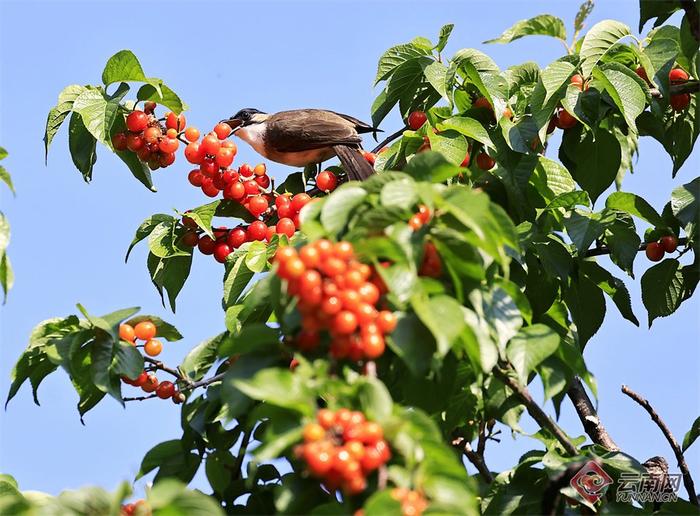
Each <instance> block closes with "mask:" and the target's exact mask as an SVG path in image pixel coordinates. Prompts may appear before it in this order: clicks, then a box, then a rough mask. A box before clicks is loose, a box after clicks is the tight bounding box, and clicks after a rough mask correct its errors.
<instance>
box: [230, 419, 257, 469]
mask: <svg viewBox="0 0 700 516" xmlns="http://www.w3.org/2000/svg"><path fill="white" fill-rule="evenodd" d="M252 435H253V428H252V427H251V428H249V429H247V430H246V431H245V432H244V433H243V438H242V439H241V445H240V447H239V448H238V457H236V462H235V464H234V468H235V471H236V475H238V478H239V479H240V478H243V471H241V468H242V467H243V459H245V454H246V452H247V451H248V444H250V438H251V437H252Z"/></svg>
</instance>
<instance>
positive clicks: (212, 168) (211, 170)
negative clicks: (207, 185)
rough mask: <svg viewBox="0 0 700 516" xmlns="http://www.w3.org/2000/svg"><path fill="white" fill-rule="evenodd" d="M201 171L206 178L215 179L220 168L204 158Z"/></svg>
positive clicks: (200, 167) (212, 161) (200, 166)
mask: <svg viewBox="0 0 700 516" xmlns="http://www.w3.org/2000/svg"><path fill="white" fill-rule="evenodd" d="M199 170H201V171H202V174H204V175H205V176H208V177H211V178H213V177H214V175H215V174H216V173H217V172H218V171H219V166H218V165H217V164H216V163H215V162H214V160H212V159H210V158H204V159H203V160H202V163H201V164H200V165H199Z"/></svg>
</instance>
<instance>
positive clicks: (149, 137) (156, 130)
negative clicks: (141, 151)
mask: <svg viewBox="0 0 700 516" xmlns="http://www.w3.org/2000/svg"><path fill="white" fill-rule="evenodd" d="M161 136H163V131H161V130H160V127H158V126H155V125H154V126H151V127H148V128H146V130H145V131H144V132H143V139H144V140H145V141H146V143H157V142H158V138H160V137H161Z"/></svg>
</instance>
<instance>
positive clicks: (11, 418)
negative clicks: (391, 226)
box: [0, 0, 700, 493]
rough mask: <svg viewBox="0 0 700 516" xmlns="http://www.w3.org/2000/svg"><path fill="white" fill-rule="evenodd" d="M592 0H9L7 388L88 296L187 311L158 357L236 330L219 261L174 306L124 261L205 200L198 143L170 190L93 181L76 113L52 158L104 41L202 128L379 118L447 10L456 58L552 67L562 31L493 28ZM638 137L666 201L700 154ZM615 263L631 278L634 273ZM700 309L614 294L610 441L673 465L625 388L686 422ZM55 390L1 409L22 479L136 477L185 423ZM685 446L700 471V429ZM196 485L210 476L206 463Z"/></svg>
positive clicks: (3, 117)
mask: <svg viewBox="0 0 700 516" xmlns="http://www.w3.org/2000/svg"><path fill="white" fill-rule="evenodd" d="M578 4H579V2H578V1H576V2H570V1H559V2H535V1H528V2H515V1H511V2H504V1H499V2H493V1H491V2H478V1H474V2H463V1H455V2H441V1H423V2H408V1H406V2H399V1H390V2H381V1H372V2H340V1H333V2H296V1H294V2H246V3H242V2H240V3H239V2H220V3H219V2H215V3H207V2H197V3H182V2H167V3H166V2H153V3H149V2H145V1H141V2H129V1H121V2H118V3H116V2H74V3H64V2H45V3H35V2H29V1H8V0H3V1H2V2H0V76H1V82H0V145H2V146H4V147H6V148H7V149H8V150H9V152H10V157H9V158H8V159H7V160H6V161H5V162H4V163H3V164H4V165H5V166H6V168H8V170H10V171H11V172H12V175H13V179H14V181H15V184H16V188H17V191H18V195H17V198H14V199H13V198H12V197H11V195H10V194H9V193H8V192H7V191H6V190H4V189H0V190H2V192H1V193H0V195H1V196H2V199H1V204H0V205H1V206H2V210H3V211H4V212H5V213H6V214H7V215H8V216H9V218H10V221H11V224H12V232H13V234H12V243H11V245H10V248H9V252H10V255H11V258H12V261H13V263H14V266H15V272H16V286H15V288H14V290H13V291H12V292H11V294H10V298H9V301H8V303H7V305H5V306H3V307H1V308H0V394H1V395H2V396H4V393H5V392H7V389H8V387H9V374H10V370H11V368H12V365H13V364H14V362H15V360H16V359H17V357H18V356H19V354H20V353H21V351H22V350H23V349H24V347H25V346H26V343H27V337H28V335H29V332H30V330H31V329H32V328H33V327H34V325H36V324H37V323H38V322H39V321H42V320H44V319H46V318H49V317H53V316H59V315H67V314H70V313H76V309H75V303H76V302H81V303H83V304H84V305H85V306H86V307H87V308H88V309H89V310H90V311H91V312H92V313H97V314H100V313H106V312H109V311H112V310H114V309H117V308H123V307H128V306H134V305H139V306H141V307H143V310H144V312H145V313H152V314H157V315H160V316H162V317H164V318H165V319H166V320H169V321H171V322H174V323H175V324H176V325H177V326H178V328H179V329H180V330H181V332H182V333H183V334H184V335H185V340H184V341H183V342H179V343H173V344H166V349H165V351H164V352H163V354H162V357H163V358H164V360H165V361H166V362H169V363H173V364H174V363H179V361H180V359H181V358H182V357H183V356H184V355H185V354H186V352H187V350H188V349H189V348H190V347H192V346H193V345H195V344H197V343H198V342H200V341H201V340H202V339H204V338H206V337H209V336H211V335H214V334H216V333H218V332H219V331H221V330H222V328H223V313H222V312H221V309H220V297H221V275H222V271H223V269H222V267H221V266H219V264H216V263H215V262H214V261H213V260H211V259H202V256H201V255H199V256H197V257H196V258H195V262H194V265H193V268H192V274H191V275H190V278H189V280H188V283H187V284H186V286H185V288H184V290H183V292H182V293H181V295H180V299H179V303H178V312H177V314H176V315H173V314H171V313H168V312H167V311H166V310H164V309H163V308H162V306H161V305H160V301H159V298H158V296H157V293H156V291H155V289H154V288H153V287H152V285H151V283H150V280H149V278H148V274H147V271H146V267H145V248H144V247H139V248H137V249H136V250H135V251H134V253H133V254H132V258H131V259H130V262H129V263H128V264H126V265H125V264H124V261H123V256H124V252H125V250H126V247H127V246H128V244H129V242H130V240H131V238H132V236H133V232H134V230H135V229H136V227H137V226H138V225H139V223H140V222H141V221H142V220H143V219H145V218H146V217H148V216H149V215H151V214H153V213H171V212H172V211H171V210H172V208H179V209H186V208H190V207H194V206H198V205H200V204H203V203H204V202H206V199H204V198H203V196H202V195H201V193H199V192H198V190H196V189H194V188H192V187H190V186H189V185H188V183H187V180H186V175H187V172H188V170H189V169H188V167H187V166H186V165H185V164H184V159H182V160H181V161H180V165H177V164H176V165H175V166H172V167H170V168H168V169H166V170H165V171H159V172H157V173H156V174H155V176H154V179H155V182H156V183H157V187H158V189H159V192H158V193H157V194H153V193H150V192H148V191H147V190H146V189H145V188H143V187H142V186H141V185H140V184H139V183H137V182H136V181H135V180H134V179H133V178H132V177H131V175H130V174H129V172H128V170H127V169H126V168H125V167H124V166H123V165H122V164H121V162H119V161H118V160H117V159H115V158H114V157H112V156H110V155H109V152H108V151H107V150H106V149H99V150H98V161H97V165H96V167H95V172H94V181H93V183H92V184H91V185H86V184H85V183H84V182H83V181H82V178H81V176H80V174H79V173H78V172H77V171H76V170H75V169H74V167H73V165H72V163H71V161H70V157H69V154H68V150H67V144H66V135H65V128H64V130H63V131H62V132H61V133H60V134H59V136H58V137H57V138H56V140H55V142H54V145H53V148H52V150H51V154H50V156H49V163H48V167H46V166H44V162H43V143H42V136H43V128H44V123H45V120H46V113H47V111H48V110H49V109H50V107H51V106H53V105H54V104H55V101H56V97H57V95H58V93H59V92H60V91H61V89H62V88H63V87H64V86H66V85H68V84H74V83H77V84H89V83H93V84H94V83H98V82H99V81H100V75H101V72H102V67H103V65H104V63H105V61H106V60H107V58H108V57H109V56H111V55H112V54H113V53H115V52H116V51H118V50H120V49H123V48H130V49H131V50H133V51H134V52H135V54H136V55H137V56H138V57H139V58H140V60H141V63H142V65H143V67H144V70H145V72H146V74H147V75H152V76H156V77H160V78H163V79H164V80H165V81H166V83H167V84H168V85H169V86H170V87H172V88H173V89H174V90H175V91H177V92H178V93H179V94H180V96H181V97H182V98H183V99H184V100H185V101H186V102H187V103H188V104H189V105H190V112H188V113H187V117H188V120H189V121H190V123H191V124H194V125H196V126H197V127H199V128H200V129H201V130H208V129H209V128H210V127H213V124H214V123H215V122H216V121H218V120H220V119H221V118H223V117H225V116H228V115H230V114H232V113H234V112H235V111H237V110H238V109H239V108H241V107H251V106H252V107H257V108H259V109H262V110H264V111H269V112H273V111H276V110H281V109H292V108H302V107H322V108H329V109H334V110H337V111H341V112H345V113H348V114H351V115H354V116H357V117H359V118H361V119H366V120H369V108H370V106H371V104H372V101H373V99H374V96H375V95H376V93H377V91H374V90H373V89H372V81H373V79H374V73H375V69H376V62H377V59H378V57H379V56H380V55H381V53H382V52H383V51H384V50H385V49H387V48H388V47H389V46H391V45H394V44H397V43H402V42H405V41H409V40H411V39H412V38H413V37H414V36H418V35H422V36H427V37H431V38H435V35H436V34H437V31H438V30H439V28H440V26H441V25H442V24H444V23H454V24H455V30H454V32H453V36H452V39H451V42H450V44H449V45H448V47H447V50H446V52H445V54H446V55H451V54H452V53H453V52H454V51H456V50H458V49H460V48H464V47H474V48H478V49H482V50H485V51H486V52H488V53H489V54H490V55H491V56H492V57H493V58H494V59H495V60H496V62H497V63H498V64H499V66H501V68H506V67H507V66H510V65H513V64H517V63H520V62H523V61H527V60H533V61H536V62H537V63H538V64H540V65H541V66H544V65H546V64H547V63H548V62H550V61H551V60H553V59H556V58H557V57H559V56H560V55H561V53H562V51H563V48H562V46H561V45H560V44H559V43H558V42H556V41H554V40H550V39H547V38H540V37H536V38H530V39H524V40H520V41H517V42H514V43H511V44H510V45H505V46H503V45H482V44H481V42H482V41H484V40H486V39H490V38H492V37H495V36H496V35H498V34H500V33H501V32H502V31H503V30H504V29H505V28H507V27H508V26H510V25H511V24H512V23H513V22H515V21H517V20H520V19H523V18H527V17H530V16H534V15H536V14H541V13H544V12H552V13H554V14H557V15H559V16H561V17H562V18H563V19H564V20H565V21H566V22H567V26H568V28H569V31H571V22H572V20H573V17H574V14H575V12H576V10H577V8H578ZM599 4H600V5H599V6H597V7H596V9H595V10H594V12H593V15H592V16H591V18H590V20H589V23H588V26H590V25H592V24H593V23H595V22H597V21H600V20H602V19H606V18H615V19H619V20H622V21H624V22H625V23H627V24H629V25H630V26H631V27H632V28H633V30H636V27H637V23H638V12H639V11H638V3H637V2H636V1H615V2H599ZM674 19H677V18H674ZM398 126H399V120H398V119H397V117H396V115H395V114H394V115H393V116H392V117H389V118H388V119H387V120H386V121H385V122H384V123H383V127H384V129H385V130H387V131H389V132H392V131H393V130H395V128H397V127H398ZM640 151H641V155H642V159H641V160H640V161H639V163H638V165H637V167H636V169H635V173H634V175H633V176H629V177H627V178H626V179H625V182H624V185H623V186H624V189H625V190H627V191H633V192H636V193H639V194H642V195H643V196H644V197H645V198H647V199H648V200H649V201H650V202H651V204H652V205H654V206H655V207H657V208H659V209H660V208H661V207H662V206H663V204H664V203H665V202H666V201H667V200H668V199H669V198H670V193H671V190H672V189H673V188H674V187H675V186H678V185H680V184H682V183H684V182H688V181H690V180H691V179H693V177H694V174H695V173H696V171H697V170H698V169H700V160H699V156H698V152H697V151H696V152H695V153H694V155H693V156H692V157H691V158H690V160H689V161H688V162H687V163H686V165H685V166H684V167H683V169H681V171H680V172H679V174H678V176H677V178H676V179H675V180H671V161H670V159H669V158H668V156H666V155H665V154H664V152H663V150H662V148H661V146H660V145H658V144H657V143H655V142H653V141H651V140H649V139H645V140H644V141H643V142H642V144H641V148H640ZM244 161H249V162H252V163H256V162H258V161H257V158H256V157H255V156H254V154H253V152H252V150H251V149H249V148H246V147H245V146H244V144H243V145H241V149H240V152H239V157H238V158H237V162H238V163H242V162H244ZM268 170H270V171H271V172H272V174H273V175H274V176H275V177H277V178H283V177H284V176H285V175H286V174H287V173H289V172H290V171H292V169H287V168H284V167H282V166H272V167H269V169H268ZM604 264H605V265H606V266H607V265H609V262H606V261H605V260H604ZM646 267H647V263H646V262H645V261H644V259H643V258H640V259H639V260H638V262H637V266H636V271H637V280H636V281H634V280H629V279H628V278H625V281H626V283H627V284H628V286H629V287H630V290H631V292H632V302H633V306H634V308H635V311H636V313H637V316H638V317H639V319H640V320H642V321H644V320H645V319H646V314H645V312H644V310H643V306H642V304H641V300H640V295H639V288H638V279H639V277H641V274H642V272H643V270H644V269H645V268H646ZM614 273H615V274H616V275H617V276H619V277H623V276H622V275H623V273H622V272H621V271H617V270H614ZM699 307H700V305H699V304H698V301H697V296H696V298H695V299H693V300H691V301H689V302H687V303H685V304H684V305H683V307H682V308H681V309H680V310H679V311H678V313H677V314H676V315H675V316H673V317H671V318H667V319H659V320H657V321H656V322H655V323H654V326H653V328H652V329H651V330H647V329H646V328H645V327H642V328H636V327H634V326H632V325H631V324H630V323H628V322H626V321H624V320H622V318H621V317H620V316H619V315H618V314H617V312H616V311H615V309H614V307H612V306H611V305H609V312H608V316H607V318H606V322H605V324H604V326H603V328H602V329H601V331H599V333H598V334H597V335H596V336H595V337H593V339H592V340H591V342H590V343H589V344H588V347H587V349H586V359H587V361H588V365H589V368H590V369H591V370H592V371H593V372H594V373H595V374H596V376H597V379H598V384H599V393H600V416H601V418H602V420H603V421H604V423H605V424H606V425H607V427H608V430H609V431H610V433H611V435H612V436H613V438H614V439H615V440H616V441H617V443H618V444H619V445H620V446H621V447H622V448H623V449H624V450H625V451H627V452H629V453H631V454H632V455H634V456H636V457H637V458H638V459H640V460H645V459H646V458H648V457H650V456H653V455H664V456H666V457H667V458H668V459H669V463H670V464H671V469H672V470H673V471H677V468H676V467H675V461H674V460H673V459H672V453H671V450H670V449H669V447H668V444H667V443H666V441H665V440H664V438H663V436H662V435H661V433H660V432H659V430H658V429H657V428H656V427H655V426H654V424H653V423H652V422H651V420H650V419H649V418H648V416H647V415H646V414H645V413H644V412H643V411H642V410H641V409H640V408H639V407H638V406H637V405H635V404H634V403H633V402H632V401H631V400H629V399H627V398H626V397H625V396H623V395H622V394H621V393H620V385H621V384H623V383H624V384H627V385H629V386H630V387H631V388H632V389H635V390H637V391H639V392H641V393H642V394H644V395H646V396H647V397H648V398H649V400H650V401H651V402H652V403H653V404H654V405H655V406H656V407H657V409H658V411H659V412H660V414H661V415H662V416H663V417H664V418H665V420H666V422H667V423H668V425H669V427H670V428H671V429H672V431H673V432H674V433H675V434H676V437H677V438H678V439H679V440H680V439H682V438H683V435H684V433H685V432H686V431H687V430H688V429H689V428H690V425H691V423H692V421H693V420H694V419H695V418H696V417H697V415H698V413H699V410H698V409H699V406H698V405H699V401H700V397H699V395H698V393H699V392H700V381H699V379H698V378H699V377H698V364H699V362H700V360H699V359H700V346H699V343H700V342H699V339H698V337H699V335H700V332H699V331H698V330H699V328H698V324H699V322H698V321H699V320H700V319H699V317H698V315H700V314H699V313H698V311H699V310H698V309H699ZM535 391H536V392H538V396H539V399H541V394H539V389H537V388H536V389H535ZM39 396H40V401H41V402H42V406H41V407H37V406H35V405H34V404H33V403H32V401H31V393H30V389H23V390H22V391H21V392H20V394H19V395H18V396H17V397H16V398H15V399H14V400H13V401H12V403H11V404H10V406H9V408H8V409H7V411H6V412H0V418H1V420H0V471H2V472H6V473H11V474H13V475H15V476H16V478H17V479H18V481H19V483H20V486H21V487H22V488H23V489H37V490H43V491H48V492H50V493H58V492H59V491H61V490H62V489H64V488H67V487H79V486H81V485H86V484H98V485H101V486H104V487H106V488H109V489H112V488H114V487H115V486H116V484H117V483H118V482H120V481H121V480H125V479H127V480H130V479H132V478H133V476H134V475H135V473H136V472H137V471H138V467H139V463H140V459H141V457H142V456H143V454H144V453H145V452H146V451H147V450H148V449H149V448H151V447H152V446H153V445H154V444H156V443H158V442H161V441H163V440H167V439H172V438H177V437H179V436H180V431H179V417H178V415H179V410H178V409H177V408H176V407H175V406H174V405H173V404H172V403H170V402H160V400H158V401H156V400H151V401H150V402H147V403H136V404H129V405H127V409H126V410H122V409H121V408H120V407H119V406H118V405H117V404H116V402H114V401H113V400H109V399H106V400H105V401H104V402H103V403H101V404H100V405H99V406H98V407H97V408H96V409H94V410H93V411H92V412H90V413H88V414H87V416H86V418H85V422H86V426H82V425H81V424H80V420H79V418H78V414H77V411H76V409H75V405H76V402H77V397H76V394H75V392H74V391H73V389H72V387H71V385H70V383H69V381H68V378H67V376H66V375H65V374H63V373H62V372H59V373H57V374H54V375H52V376H50V377H49V378H47V379H46V380H45V381H44V383H43V385H42V386H41V388H40V390H39ZM548 408H549V409H551V407H548ZM524 423H525V425H524V426H525V428H526V430H528V431H534V430H535V426H534V425H532V424H531V422H530V420H529V418H528V417H527V416H524ZM561 423H562V425H563V426H564V428H565V429H566V430H567V431H569V432H570V433H571V434H572V435H579V434H582V433H583V432H582V429H581V426H580V423H579V422H578V420H577V419H576V416H575V414H574V413H573V410H572V409H571V408H570V406H569V404H567V403H565V404H564V410H563V413H562V417H561ZM538 444H539V443H537V442H536V441H533V440H532V439H530V438H528V437H526V436H520V437H518V438H517V440H513V439H511V437H510V434H509V432H507V431H506V432H505V435H504V438H503V440H502V442H501V443H500V444H498V445H496V444H495V443H494V445H493V446H490V447H489V449H488V450H487V462H488V464H489V466H490V467H491V468H492V469H494V470H503V469H506V468H508V467H510V466H512V465H514V464H515V463H516V461H517V458H518V457H519V455H520V454H521V453H522V452H524V451H526V450H527V449H529V448H530V447H536V446H538ZM687 458H688V462H689V463H690V467H691V469H692V470H694V471H695V473H696V476H697V475H700V445H695V446H694V447H693V448H691V450H690V451H689V453H688V457H687ZM195 483H196V485H199V486H201V485H202V482H201V478H198V479H196V481H195ZM140 485H142V484H139V486H140Z"/></svg>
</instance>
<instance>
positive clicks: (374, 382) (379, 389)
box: [357, 377, 393, 424]
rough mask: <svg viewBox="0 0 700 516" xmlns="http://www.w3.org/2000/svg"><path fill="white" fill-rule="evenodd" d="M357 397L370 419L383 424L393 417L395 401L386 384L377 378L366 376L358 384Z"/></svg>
mask: <svg viewBox="0 0 700 516" xmlns="http://www.w3.org/2000/svg"><path fill="white" fill-rule="evenodd" d="M357 397H358V400H359V401H360V406H361V407H362V411H363V412H364V413H365V415H366V416H367V418H368V419H370V420H371V421H376V422H378V423H379V424H383V423H385V422H387V421H388V420H389V418H390V417H391V413H392V409H393V401H392V400H391V395H390V394H389V391H388V390H387V388H386V386H385V385H384V384H383V383H382V382H381V380H379V379H377V378H371V377H365V378H363V379H362V381H361V382H359V384H358V386H357Z"/></svg>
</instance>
